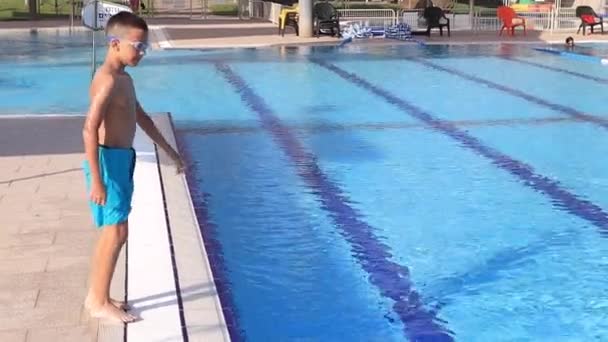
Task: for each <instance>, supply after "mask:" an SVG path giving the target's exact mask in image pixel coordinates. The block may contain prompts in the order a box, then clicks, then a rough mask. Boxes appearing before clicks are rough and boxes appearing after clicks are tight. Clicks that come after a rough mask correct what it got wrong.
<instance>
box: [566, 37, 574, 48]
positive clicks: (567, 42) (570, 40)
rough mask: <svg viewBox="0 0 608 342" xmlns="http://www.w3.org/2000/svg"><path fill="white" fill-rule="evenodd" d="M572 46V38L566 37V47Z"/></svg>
mask: <svg viewBox="0 0 608 342" xmlns="http://www.w3.org/2000/svg"><path fill="white" fill-rule="evenodd" d="M573 47H574V38H572V37H568V38H566V48H568V49H572V48H573Z"/></svg>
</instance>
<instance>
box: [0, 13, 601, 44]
mask: <svg viewBox="0 0 608 342" xmlns="http://www.w3.org/2000/svg"><path fill="white" fill-rule="evenodd" d="M146 20H148V23H149V24H150V27H151V28H152V39H153V42H155V43H156V46H157V47H160V48H203V49H213V48H233V47H264V46H282V45H315V44H335V43H338V42H339V40H338V39H336V38H332V37H328V36H322V37H320V38H301V37H297V36H296V35H295V33H294V32H293V30H292V29H291V28H288V29H287V32H286V34H285V36H284V37H282V36H279V35H278V29H277V27H276V25H274V24H272V23H269V22H264V21H259V20H238V19H236V18H209V19H202V18H193V19H189V18H188V17H181V18H179V17H174V18H148V19H146ZM67 25H68V22H67V20H41V21H9V22H0V32H2V31H4V32H8V31H10V30H14V29H17V30H23V29H30V28H36V29H53V28H55V29H67ZM79 28H80V29H83V28H82V27H79ZM568 36H573V37H574V39H575V40H576V42H579V43H581V42H608V34H605V35H601V34H593V35H587V36H583V35H577V34H575V32H571V31H568V32H563V31H561V32H553V33H552V32H549V31H534V30H529V31H528V34H527V35H526V36H524V35H522V34H521V32H517V33H516V35H515V36H514V37H510V36H508V35H504V36H502V37H501V36H498V32H497V31H496V32H495V31H462V30H458V31H453V32H452V36H451V37H447V35H445V36H443V37H440V36H439V33H438V32H433V34H432V35H431V37H430V38H426V37H424V36H419V37H418V38H419V39H421V40H423V41H425V42H426V43H428V44H477V43H518V44H532V43H537V44H544V43H562V42H564V41H565V39H566V37H568ZM355 43H357V44H361V43H362V44H387V43H388V44H400V43H401V42H398V41H394V40H388V39H361V40H356V42H355ZM405 44H408V43H405Z"/></svg>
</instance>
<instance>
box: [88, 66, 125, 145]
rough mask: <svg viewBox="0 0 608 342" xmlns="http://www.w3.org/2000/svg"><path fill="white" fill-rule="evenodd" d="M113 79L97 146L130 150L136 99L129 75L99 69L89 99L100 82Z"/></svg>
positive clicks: (95, 91)
mask: <svg viewBox="0 0 608 342" xmlns="http://www.w3.org/2000/svg"><path fill="white" fill-rule="evenodd" d="M108 78H113V79H114V82H115V83H114V88H113V90H112V94H111V96H110V100H109V103H108V105H107V108H106V111H105V113H104V114H105V115H104V119H103V121H102V123H101V126H100V127H99V144H100V145H104V146H108V147H119V148H130V147H132V146H133V138H134V137H135V127H136V124H137V99H136V96H135V88H134V86H133V80H132V79H131V76H129V74H127V73H125V72H122V73H111V72H109V71H108V70H107V69H106V68H103V67H102V68H101V69H99V71H98V73H97V74H96V75H95V78H94V79H93V83H92V85H91V92H90V95H91V97H93V96H95V94H96V93H97V91H98V90H99V88H100V87H101V86H102V82H104V80H107V79H108Z"/></svg>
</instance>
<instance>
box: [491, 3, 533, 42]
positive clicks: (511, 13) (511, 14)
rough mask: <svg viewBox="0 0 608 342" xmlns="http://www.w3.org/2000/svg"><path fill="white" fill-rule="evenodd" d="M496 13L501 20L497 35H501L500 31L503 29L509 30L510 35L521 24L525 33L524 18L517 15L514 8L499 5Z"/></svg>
mask: <svg viewBox="0 0 608 342" xmlns="http://www.w3.org/2000/svg"><path fill="white" fill-rule="evenodd" d="M496 15H497V16H498V18H499V19H500V21H502V28H501V29H500V33H499V34H498V35H499V36H502V31H504V30H505V29H507V30H508V31H509V33H510V35H511V36H512V35H514V34H515V28H516V27H517V26H523V28H524V35H526V19H524V18H522V17H519V16H517V13H515V10H514V9H512V8H511V7H507V6H499V7H498V9H497V10H496Z"/></svg>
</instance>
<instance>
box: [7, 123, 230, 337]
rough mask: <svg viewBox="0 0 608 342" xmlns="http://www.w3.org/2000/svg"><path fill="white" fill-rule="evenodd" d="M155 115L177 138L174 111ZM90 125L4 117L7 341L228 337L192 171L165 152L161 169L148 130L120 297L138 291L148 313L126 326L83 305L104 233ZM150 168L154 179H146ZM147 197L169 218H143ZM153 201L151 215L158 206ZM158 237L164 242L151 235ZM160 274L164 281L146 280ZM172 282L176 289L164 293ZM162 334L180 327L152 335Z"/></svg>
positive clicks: (116, 290) (118, 280)
mask: <svg viewBox="0 0 608 342" xmlns="http://www.w3.org/2000/svg"><path fill="white" fill-rule="evenodd" d="M155 120H156V121H157V124H158V125H159V127H161V129H162V130H163V131H164V133H165V134H166V136H168V137H169V139H170V140H171V141H172V142H175V139H174V137H173V131H172V129H171V125H170V121H169V119H168V116H166V115H164V116H156V117H155ZM82 122H83V118H82V117H74V116H72V117H61V116H59V117H48V116H41V117H18V116H15V117H6V116H4V117H3V116H0V273H1V274H2V277H0V304H1V305H0V341H3V342H4V341H6V342H13V341H15V342H23V341H28V342H29V341H45V342H47V341H61V342H69V341H75V342H76V341H77V342H82V341H103V342H105V341H109V342H114V341H126V340H130V341H145V342H147V341H156V340H160V339H162V340H164V341H182V340H183V336H184V335H188V337H189V340H190V341H228V340H229V337H228V332H227V329H226V326H225V322H224V319H223V315H222V311H221V307H220V303H219V299H218V298H217V294H216V289H215V285H214V282H213V277H212V275H211V271H210V268H209V265H208V262H207V258H206V253H205V251H204V247H203V244H202V240H201V237H200V233H199V229H198V223H197V222H196V218H195V216H194V213H193V210H192V204H191V201H190V197H189V194H188V190H187V187H186V183H185V181H184V177H183V176H181V175H179V176H178V175H176V174H175V172H172V171H173V170H172V168H173V166H172V165H170V163H168V162H167V159H166V156H164V155H163V154H162V153H160V154H159V160H160V166H158V164H157V159H156V153H155V152H154V148H153V145H152V144H151V143H150V142H149V141H147V140H146V139H145V138H142V137H141V134H139V133H138V146H139V147H140V149H141V150H143V152H144V155H142V156H140V155H139V154H138V163H139V164H138V165H139V166H140V167H139V170H138V171H137V172H138V174H136V179H135V181H136V184H138V182H139V186H138V185H136V195H135V197H137V198H139V200H138V201H139V203H138V202H136V200H135V199H134V203H133V205H134V213H133V215H132V218H133V220H131V235H130V239H129V250H128V254H129V255H128V256H127V255H126V253H125V250H124V249H123V253H122V255H121V258H120V260H119V262H118V266H117V270H116V274H115V277H114V281H113V283H112V296H113V297H115V298H125V289H126V288H128V289H129V291H128V293H127V294H128V296H127V298H128V299H129V301H130V302H132V303H133V306H134V307H135V309H136V310H137V312H138V313H139V314H140V315H141V316H142V317H144V318H147V319H144V320H142V321H141V322H137V323H133V324H131V325H129V326H128V328H127V329H125V328H124V327H123V325H116V324H113V323H107V322H99V321H98V320H94V319H90V318H89V317H88V315H87V313H86V312H85V311H84V310H83V305H82V303H83V301H84V296H85V294H86V290H87V285H88V284H87V279H88V272H89V262H90V255H91V252H92V249H93V246H94V243H95V241H96V237H97V234H98V232H97V231H96V230H95V229H94V228H93V227H92V224H91V219H90V216H89V212H88V207H87V203H86V196H85V187H84V178H83V175H82V172H81V163H82V159H83V154H82V147H81V146H82V142H81V138H80V136H81V135H80V131H81V127H82ZM149 152H151V153H149ZM142 158H143V159H142ZM146 164H147V165H146ZM136 169H137V168H136ZM146 170H147V171H146ZM145 172H147V173H148V174H149V176H151V177H152V178H148V179H149V180H147V181H146V182H142V178H145V177H146V176H145V175H143V173H145ZM155 175H156V178H154V176H155ZM160 175H162V182H161V181H160V178H159V176H160ZM148 188H157V189H159V190H161V191H160V192H158V194H159V195H158V196H151V194H152V193H143V192H146V191H148V190H147V189H148ZM142 198H145V199H146V200H153V201H155V203H156V205H157V206H159V210H154V211H155V213H154V214H155V215H157V216H158V215H160V217H161V219H156V222H154V223H151V222H145V220H146V219H145V218H141V217H142V216H144V217H149V216H151V215H149V214H148V213H146V214H144V215H141V214H142V207H143V206H144V204H143V202H141V201H142V200H141V199H142ZM164 203H166V207H165V208H164V210H163V204H164ZM145 206H146V208H144V210H143V211H144V212H145V209H147V210H150V207H149V204H145ZM136 208H139V216H138V217H134V216H137V214H136ZM167 216H168V218H169V220H164V218H166V217H167ZM165 222H166V224H165ZM167 228H169V229H167ZM163 229H166V230H165V231H163ZM154 234H156V235H157V236H159V237H161V239H160V240H159V239H156V240H155V239H152V238H147V236H148V235H154ZM142 236H143V237H144V238H142ZM168 236H170V237H171V239H169V240H167V237H168ZM135 237H138V238H137V239H135ZM162 237H164V239H163V238H162ZM169 246H172V247H173V249H174V253H171V251H170V249H169ZM151 251H153V252H151ZM151 253H152V254H151ZM151 258H154V259H155V260H156V261H155V262H156V264H155V266H157V264H159V263H161V264H165V265H168V267H166V268H164V269H159V268H158V267H155V268H154V271H153V272H152V271H151V268H150V266H151V265H150V264H149V263H148V261H149V260H151ZM159 258H160V259H159ZM127 260H129V263H128V264H127V263H126V261H127ZM171 266H172V267H171ZM127 270H128V271H127ZM138 270H139V273H137V272H138ZM141 270H144V271H143V273H142V271H141ZM175 275H177V277H178V278H177V281H176V279H175V278H174V276H175ZM152 276H154V277H157V278H158V279H160V281H159V280H157V281H155V282H150V283H148V282H146V281H145V277H148V278H149V277H152ZM129 279H130V281H127V280H129ZM138 279H140V280H141V281H140V282H139V284H140V285H137V284H138V283H137V281H136V280H138ZM163 282H164V283H165V286H168V288H169V291H168V292H166V291H165V292H162V293H156V292H154V291H156V290H155V289H156V288H155V287H154V286H158V285H159V283H163ZM147 283H148V285H146V284H147ZM176 283H179V284H180V286H179V288H176V287H175V284H176ZM141 284H143V285H141ZM153 285H154V286H153ZM168 313H172V314H171V316H170V317H168V316H167V314H168ZM180 313H183V315H180ZM151 326H152V327H154V328H155V329H151V328H150V327H151ZM155 330H160V331H166V332H177V333H176V334H174V335H171V336H162V335H157V336H156V335H150V333H149V331H153V332H154V331H155ZM125 333H126V334H127V336H126V338H125Z"/></svg>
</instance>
